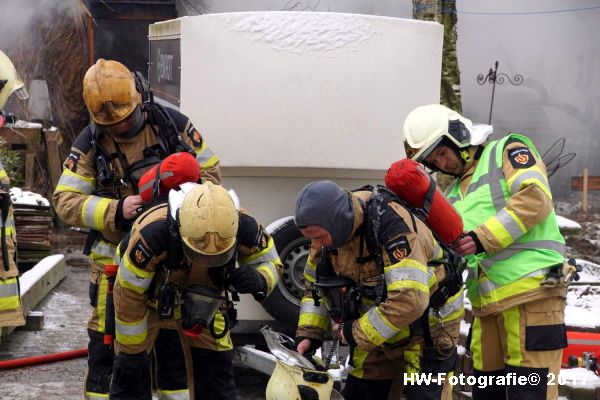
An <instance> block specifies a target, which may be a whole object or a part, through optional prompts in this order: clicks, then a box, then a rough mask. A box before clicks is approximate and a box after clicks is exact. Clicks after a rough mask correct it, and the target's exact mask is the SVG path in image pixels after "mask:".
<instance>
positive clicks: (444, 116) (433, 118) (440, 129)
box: [402, 104, 492, 162]
mask: <svg viewBox="0 0 600 400" xmlns="http://www.w3.org/2000/svg"><path fill="white" fill-rule="evenodd" d="M491 133H492V127H491V126H490V125H481V124H480V125H473V123H472V122H471V120H469V119H467V118H465V117H463V116H462V115H460V114H459V113H457V112H456V111H452V110H451V109H449V108H448V107H445V106H442V105H440V104H429V105H426V106H421V107H417V108H415V109H414V110H412V111H411V112H410V113H409V114H408V115H407V116H406V119H405V120H404V126H403V128H402V135H403V137H404V149H405V150H406V156H407V157H408V158H410V159H413V160H415V161H418V162H423V161H424V160H425V159H426V158H427V156H428V155H429V154H430V153H431V152H432V151H433V150H434V149H435V148H436V147H437V146H438V145H439V144H441V143H442V141H443V142H444V143H446V144H449V145H454V146H455V149H456V150H457V151H458V152H462V151H463V150H466V148H468V147H469V146H476V145H479V144H482V143H483V142H485V140H486V139H487V137H488V136H489V135H490V134H491Z"/></svg>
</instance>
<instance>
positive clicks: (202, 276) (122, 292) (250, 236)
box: [113, 203, 281, 353]
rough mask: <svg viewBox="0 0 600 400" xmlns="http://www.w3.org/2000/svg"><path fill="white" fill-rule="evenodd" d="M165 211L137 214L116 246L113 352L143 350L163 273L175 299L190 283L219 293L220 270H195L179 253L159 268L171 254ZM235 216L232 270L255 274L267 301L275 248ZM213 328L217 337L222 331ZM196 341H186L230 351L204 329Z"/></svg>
mask: <svg viewBox="0 0 600 400" xmlns="http://www.w3.org/2000/svg"><path fill="white" fill-rule="evenodd" d="M167 212H168V205H167V204H166V203H163V204H159V205H157V206H154V207H152V208H151V209H149V210H148V211H146V212H145V213H143V214H142V215H141V216H140V217H139V218H138V219H137V220H136V222H135V223H134V224H133V227H132V230H131V234H130V235H129V236H127V237H126V238H125V239H124V240H123V241H122V242H121V244H120V245H119V250H118V255H117V262H118V264H119V270H118V273H117V279H116V282H115V286H114V292H113V297H114V304H115V319H116V321H115V331H116V339H117V345H118V349H119V351H124V352H126V353H138V352H140V351H142V350H145V349H146V348H145V346H146V345H147V344H146V340H147V336H148V320H149V318H148V317H149V313H152V312H154V311H153V310H155V309H156V305H157V304H156V301H157V296H156V293H157V291H158V289H159V288H160V286H161V284H162V283H163V282H164V281H165V278H166V276H167V270H170V271H169V281H170V282H171V283H173V284H174V285H176V287H177V289H178V291H179V293H180V294H183V292H185V289H186V288H187V287H189V286H190V285H194V284H199V285H202V286H204V287H209V288H212V289H216V290H223V288H224V279H225V275H224V273H225V271H223V269H222V268H219V267H213V268H206V267H199V266H195V265H194V264H193V263H191V262H190V261H188V260H187V259H185V257H184V256H183V254H182V253H181V258H180V261H179V262H177V263H175V264H174V265H165V262H166V261H167V256H168V254H169V253H170V252H172V251H175V250H174V247H173V246H172V243H171V242H172V240H173V239H172V238H171V235H170V233H169V224H170V223H169V221H168V218H167ZM239 215H240V220H239V228H238V233H237V242H236V246H237V263H238V264H239V267H238V268H254V269H255V270H257V271H258V272H259V273H260V274H261V275H262V277H263V278H264V279H265V281H266V282H267V286H268V289H267V292H268V293H267V296H268V294H270V293H271V291H272V290H273V288H274V287H275V286H276V285H277V282H278V279H279V269H280V268H281V262H280V260H279V257H278V255H277V251H276V249H275V243H274V241H273V238H272V237H271V236H270V235H269V234H268V233H267V231H266V230H265V229H263V227H262V226H261V225H259V224H258V222H257V221H256V220H255V219H254V218H253V217H252V216H250V215H248V214H247V213H246V212H245V211H243V210H241V211H240V212H239ZM178 246H179V247H180V246H181V245H180V244H178ZM178 250H179V249H177V251H178ZM217 316H220V313H217ZM174 319H176V320H179V319H181V313H180V310H179V307H177V308H176V310H175V317H174ZM216 322H223V321H218V320H217V321H216ZM223 324H224V322H223ZM215 328H216V331H217V332H219V331H221V330H222V328H223V326H215ZM202 336H204V337H203V338H200V340H199V341H197V342H196V343H194V342H193V341H192V345H195V346H198V347H203V348H208V349H210V350H229V349H230V348H231V340H230V338H229V335H227V337H226V338H225V339H222V340H220V341H217V342H215V341H214V339H212V337H210V334H209V333H208V330H206V329H205V331H204V332H203V334H202Z"/></svg>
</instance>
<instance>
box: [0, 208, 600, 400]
mask: <svg viewBox="0 0 600 400" xmlns="http://www.w3.org/2000/svg"><path fill="white" fill-rule="evenodd" d="M590 206H591V207H590V209H589V210H588V212H587V213H584V212H582V211H581V200H580V198H576V197H573V198H571V199H568V200H566V201H560V202H557V204H556V210H557V214H559V215H561V216H563V217H565V218H568V219H571V220H573V221H576V222H578V223H580V224H581V225H582V230H581V231H579V232H569V233H567V234H566V235H565V236H566V240H567V245H568V249H567V253H568V255H569V256H571V257H576V258H581V259H586V260H589V261H592V262H594V263H597V264H600V246H599V244H600V197H592V198H591V199H590ZM83 240H84V236H83V235H82V234H78V233H75V232H73V231H71V230H69V229H67V228H63V229H56V230H55V232H54V235H53V245H54V249H55V253H57V254H64V255H65V256H66V261H67V262H66V263H67V268H68V273H67V277H66V278H65V279H64V280H63V281H62V282H61V283H60V284H59V285H58V286H57V287H56V289H55V290H54V291H53V292H52V293H51V294H50V295H48V296H47V297H46V298H45V299H44V301H42V302H41V303H40V304H39V305H38V307H37V308H36V310H40V311H43V313H44V319H45V320H44V329H43V330H41V331H38V332H31V331H25V330H16V331H15V332H13V333H12V334H11V335H10V336H9V337H8V338H7V339H4V340H3V342H2V343H0V360H7V359H14V358H21V357H32V356H38V355H43V354H49V353H56V352H63V351H67V350H74V349H80V348H83V347H85V346H86V344H87V335H86V331H85V322H86V320H87V318H88V315H89V312H90V306H89V305H88V300H87V290H88V284H87V282H88V279H89V267H88V265H87V260H86V258H85V256H83V254H81V250H80V249H81V248H82V246H83ZM85 364H86V359H85V358H78V359H73V360H69V361H62V362H56V363H51V364H43V365H38V366H32V367H26V368H19V369H13V370H4V371H0V399H47V400H59V399H60V400H75V399H80V398H81V393H82V388H83V371H84V369H85ZM267 380H268V377H267V376H265V375H262V374H260V373H257V372H255V371H253V370H249V369H246V368H243V367H238V368H236V383H237V385H238V399H246V400H250V399H262V398H264V390H265V387H266V383H267Z"/></svg>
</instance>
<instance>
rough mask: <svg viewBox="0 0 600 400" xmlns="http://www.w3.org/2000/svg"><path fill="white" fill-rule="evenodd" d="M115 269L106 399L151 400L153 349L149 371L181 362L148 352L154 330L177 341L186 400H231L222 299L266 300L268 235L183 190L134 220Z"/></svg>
mask: <svg viewBox="0 0 600 400" xmlns="http://www.w3.org/2000/svg"><path fill="white" fill-rule="evenodd" d="M118 260H119V270H118V273H117V279H116V282H115V286H114V294H113V295H114V307H115V331H116V350H117V355H116V360H115V366H114V372H113V380H112V383H111V388H110V398H111V399H128V400H131V399H139V400H142V399H144V400H146V399H147V400H150V399H151V398H152V385H151V380H150V358H149V352H150V350H151V349H152V346H153V344H154V355H155V357H156V362H157V369H159V370H161V369H162V370H168V369H169V365H170V364H173V363H179V362H180V360H176V359H174V358H172V357H175V358H176V357H178V354H180V353H178V352H171V351H170V350H171V349H165V348H161V346H160V344H159V342H155V341H156V339H157V335H158V334H159V333H158V332H159V330H160V328H171V329H177V331H178V332H179V336H180V339H181V344H182V348H183V354H184V356H185V362H186V366H187V382H190V389H189V391H190V394H191V395H190V398H192V399H199V398H202V399H235V397H236V396H235V384H234V380H233V365H232V353H233V352H232V349H233V345H232V342H231V337H230V334H229V329H230V328H231V327H232V325H233V324H234V323H235V319H236V318H235V309H234V308H233V304H232V302H231V299H232V298H235V293H234V294H230V293H229V291H235V292H237V293H249V294H252V295H253V296H254V298H255V299H256V300H257V301H262V300H264V299H265V298H266V297H267V296H268V295H269V294H270V292H271V291H272V290H273V288H274V287H275V285H276V284H277V281H278V269H279V267H280V261H279V258H278V256H277V252H276V250H275V245H274V242H273V239H272V238H271V237H270V236H269V235H268V233H267V232H266V231H265V230H264V229H263V228H262V227H261V226H260V225H259V224H258V222H257V221H256V220H255V219H254V218H253V217H251V216H250V215H248V214H247V213H246V212H244V211H243V210H240V211H238V210H237V209H236V207H235V205H234V202H233V200H232V199H231V197H230V196H229V194H228V193H227V191H226V190H225V189H224V188H223V187H221V186H219V185H214V184H212V183H210V182H206V183H204V184H202V185H197V184H193V183H186V184H183V185H181V190H179V191H175V190H172V191H171V192H170V193H169V201H168V202H167V203H162V204H158V205H155V206H153V207H152V208H150V209H149V210H147V211H146V212H144V213H143V214H142V215H141V216H140V217H139V218H138V219H137V221H136V222H135V223H134V225H133V227H132V230H131V233H130V235H129V236H128V237H126V238H125V239H124V240H123V241H122V242H121V244H120V245H119V250H118ZM236 262H237V263H238V264H239V267H238V268H236ZM170 357H171V358H170ZM158 375H159V376H160V374H158ZM163 376H164V375H163ZM157 383H158V386H159V390H160V392H161V398H172V399H175V398H181V396H182V395H183V392H185V391H187V384H186V379H185V377H183V376H174V377H173V379H171V380H168V381H165V382H162V383H164V385H163V387H161V382H157Z"/></svg>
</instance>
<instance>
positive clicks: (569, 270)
mask: <svg viewBox="0 0 600 400" xmlns="http://www.w3.org/2000/svg"><path fill="white" fill-rule="evenodd" d="M582 270H583V268H582V266H581V265H578V264H577V262H576V261H575V259H574V258H569V260H567V263H566V264H564V265H563V276H564V278H563V280H564V284H565V285H568V284H569V283H570V282H571V281H578V280H579V272H581V271H582Z"/></svg>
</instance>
